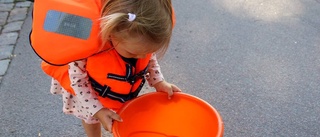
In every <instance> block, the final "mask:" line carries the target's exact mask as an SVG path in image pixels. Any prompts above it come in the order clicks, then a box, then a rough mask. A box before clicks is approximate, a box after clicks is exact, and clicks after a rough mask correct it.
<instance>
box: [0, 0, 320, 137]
mask: <svg viewBox="0 0 320 137" xmlns="http://www.w3.org/2000/svg"><path fill="white" fill-rule="evenodd" d="M3 3H10V0H0V8H1V9H0V11H2V10H3V9H4V8H3V5H2V4H3ZM173 4H174V7H175V12H176V19H177V23H176V26H175V29H174V34H173V38H172V41H171V47H170V48H169V50H168V52H167V54H166V55H165V57H164V58H162V59H161V60H160V65H161V68H162V72H163V73H164V76H165V78H166V80H167V81H169V82H172V83H174V84H176V85H178V86H179V87H180V88H181V89H182V90H183V91H184V92H186V93H190V94H192V95H195V96H198V97H200V98H202V99H203V100H205V101H207V102H208V103H210V104H211V105H212V106H214V107H215V108H216V109H217V110H218V111H219V113H220V115H221V116H222V118H223V121H224V126H225V130H224V136H225V137H319V136H320V131H319V129H320V122H319V121H320V115H319V114H320V101H319V99H320V84H319V83H320V27H319V26H320V14H319V13H320V1H319V0H281V1H278V0H269V1H265V0H238V1H234V0H196V1H194V0H175V1H173ZM14 6H15V5H13V7H12V8H11V9H14ZM31 6H32V5H31ZM27 11H28V12H27V13H28V14H26V15H27V16H26V18H25V19H24V21H23V23H22V24H21V25H22V26H21V29H20V30H15V31H13V33H17V34H18V36H17V38H16V41H14V42H13V43H10V44H6V46H8V45H9V46H12V53H11V52H10V49H6V50H3V49H2V47H3V46H4V44H3V45H0V46H1V47H0V49H1V50H0V55H1V56H0V57H3V58H1V61H3V60H8V61H7V62H6V63H5V64H2V63H0V70H1V68H2V67H5V69H4V70H5V72H4V73H3V75H0V76H1V77H2V78H1V80H0V81H1V83H0V93H1V96H0V137H35V136H43V137H81V136H85V134H84V132H83V130H82V126H81V123H80V121H79V120H78V119H76V118H74V117H72V116H68V115H64V114H63V113H62V101H61V97H59V96H55V95H51V94H50V93H49V88H50V78H49V77H48V76H46V75H45V74H44V73H43V72H42V71H41V69H40V62H41V60H40V59H39V58H38V57H37V56H36V55H35V54H34V52H33V50H32V49H31V48H30V45H29V38H28V35H29V32H30V30H31V11H30V10H27ZM6 12H9V11H6ZM7 14H8V13H7ZM7 14H6V13H2V14H0V23H1V21H3V19H2V18H1V17H2V16H5V15H6V16H9V14H8V15H7ZM6 19H8V17H6ZM17 24H18V25H19V23H17ZM13 26H15V25H13ZM0 30H1V33H0V34H1V35H0V39H1V36H2V35H4V34H5V35H8V34H7V33H8V32H4V28H3V26H1V28H0ZM14 35H16V34H11V35H10V36H14ZM6 38H8V37H6ZM8 41H9V40H8V39H1V41H0V44H2V43H8ZM9 48H11V47H9ZM3 51H6V53H4V52H3ZM10 53H11V54H10ZM3 55H5V57H4V56H3ZM4 65H7V66H4ZM0 72H1V71H0ZM145 90H152V89H150V88H148V89H145ZM195 113H196V112H195ZM195 126H197V125H195ZM105 136H109V135H107V134H105Z"/></svg>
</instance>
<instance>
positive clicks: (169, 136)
mask: <svg viewBox="0 0 320 137" xmlns="http://www.w3.org/2000/svg"><path fill="white" fill-rule="evenodd" d="M141 133H148V134H158V135H162V136H163V137H179V136H175V135H167V134H164V133H160V132H156V131H136V132H133V133H131V134H130V136H132V135H134V134H141Z"/></svg>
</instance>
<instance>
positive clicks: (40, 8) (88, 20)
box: [30, 0, 102, 65]
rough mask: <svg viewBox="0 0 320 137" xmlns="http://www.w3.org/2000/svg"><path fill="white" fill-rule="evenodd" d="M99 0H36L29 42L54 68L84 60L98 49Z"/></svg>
mask: <svg viewBox="0 0 320 137" xmlns="http://www.w3.org/2000/svg"><path fill="white" fill-rule="evenodd" d="M100 11H101V0H37V1H35V2H34V5H33V22H32V32H31V34H30V43H31V46H32V48H33V50H34V51H35V52H36V54H37V55H38V56H39V57H40V58H41V59H43V60H44V61H46V62H48V63H50V64H54V65H64V64H67V63H69V62H72V61H75V60H80V59H84V58H87V57H89V56H91V55H93V54H95V53H97V52H99V51H100V50H102V49H101V40H100V36H99V31H100V26H99V23H100V21H99V18H100V17H101V13H100Z"/></svg>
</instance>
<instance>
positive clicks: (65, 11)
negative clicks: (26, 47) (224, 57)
mask: <svg viewBox="0 0 320 137" xmlns="http://www.w3.org/2000/svg"><path fill="white" fill-rule="evenodd" d="M101 1H102V0H37V1H35V2H34V5H33V22H32V32H31V33H30V45H31V46H32V48H33V50H34V51H35V53H36V54H37V55H38V56H39V57H40V58H41V59H42V60H43V61H45V62H47V63H49V64H52V65H65V64H68V63H69V62H72V61H75V60H80V59H84V58H87V57H89V56H91V55H93V54H95V53H98V52H99V51H103V50H105V49H103V48H105V47H106V46H102V44H101V38H100V36H99V34H100V33H99V32H100V26H99V25H100V21H99V19H100V18H101V7H102V4H101ZM172 12H173V13H172V22H173V25H174V24H175V14H174V11H173V10H172Z"/></svg>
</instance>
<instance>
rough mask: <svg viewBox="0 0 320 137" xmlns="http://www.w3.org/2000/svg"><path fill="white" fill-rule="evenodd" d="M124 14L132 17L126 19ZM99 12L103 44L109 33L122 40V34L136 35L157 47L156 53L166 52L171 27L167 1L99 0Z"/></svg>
mask: <svg viewBox="0 0 320 137" xmlns="http://www.w3.org/2000/svg"><path fill="white" fill-rule="evenodd" d="M128 13H133V14H135V15H136V18H135V19H134V20H133V21H129V20H128V17H129V15H128ZM101 14H102V18H101V25H100V27H101V37H102V41H103V43H106V42H108V41H109V40H110V38H109V37H110V36H111V35H113V36H115V37H116V38H117V39H119V40H124V39H125V37H127V36H126V34H128V35H129V36H133V35H137V36H142V37H143V38H145V39H146V40H148V41H150V42H151V43H153V44H154V45H155V46H160V47H159V48H160V49H159V48H158V49H159V50H158V51H157V52H158V53H159V54H160V55H164V53H165V52H166V50H167V48H168V46H169V42H170V38H171V35H172V26H173V20H172V5H171V0H103V7H102V13H101ZM150 48H152V47H150ZM153 48H155V47H153Z"/></svg>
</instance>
